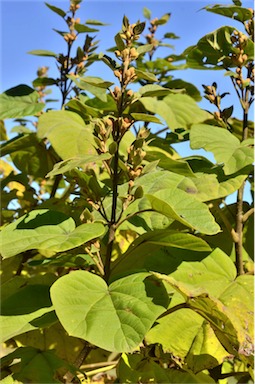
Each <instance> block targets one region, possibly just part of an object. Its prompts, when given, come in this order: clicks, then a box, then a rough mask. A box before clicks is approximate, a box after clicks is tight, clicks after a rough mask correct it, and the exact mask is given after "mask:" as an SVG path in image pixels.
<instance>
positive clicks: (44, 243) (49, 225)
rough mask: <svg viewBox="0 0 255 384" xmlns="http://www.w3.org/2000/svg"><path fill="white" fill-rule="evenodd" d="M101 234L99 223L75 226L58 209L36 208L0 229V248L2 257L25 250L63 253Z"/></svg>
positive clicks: (102, 231)
mask: <svg viewBox="0 0 255 384" xmlns="http://www.w3.org/2000/svg"><path fill="white" fill-rule="evenodd" d="M103 233H104V226H103V225H102V224H98V223H90V224H82V225H80V226H78V227H77V228H75V222H74V220H73V219H72V218H71V217H68V216H66V215H65V214H63V213H61V212H56V211H49V210H47V209H38V210H34V211H31V212H29V213H28V214H26V215H24V216H22V217H20V218H19V219H18V220H16V221H15V222H14V223H11V224H9V225H7V226H6V227H4V229H3V230H2V231H1V232H0V237H1V245H0V249H1V254H2V256H3V258H7V257H12V256H15V255H17V254H18V253H21V252H24V251H26V250H29V249H40V250H47V251H52V252H63V251H66V250H68V249H72V248H75V247H78V246H79V245H81V244H84V243H86V242H87V241H89V240H92V239H95V238H96V237H99V236H101V235H103Z"/></svg>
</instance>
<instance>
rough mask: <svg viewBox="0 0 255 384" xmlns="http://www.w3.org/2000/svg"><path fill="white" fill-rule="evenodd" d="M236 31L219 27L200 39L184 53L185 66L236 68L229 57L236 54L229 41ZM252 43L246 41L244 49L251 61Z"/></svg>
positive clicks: (215, 68) (196, 67) (195, 67)
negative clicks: (185, 58)
mask: <svg viewBox="0 0 255 384" xmlns="http://www.w3.org/2000/svg"><path fill="white" fill-rule="evenodd" d="M234 31H236V29H235V28H233V27H221V28H219V29H217V30H215V31H213V32H211V33H208V34H207V35H205V36H204V37H202V38H201V39H200V40H199V41H198V43H197V45H194V46H192V47H189V48H187V49H186V51H184V54H186V57H187V65H188V67H189V68H194V69H209V70H217V69H225V68H227V67H229V68H231V67H236V64H235V63H234V61H233V60H232V58H231V57H230V55H232V54H236V52H237V51H236V49H237V48H235V47H234V46H233V44H232V42H231V39H230V36H231V35H232V33H233V32H234ZM253 52H254V43H253V42H252V41H251V40H250V39H248V40H247V44H246V46H245V47H244V53H245V54H246V55H247V56H248V59H249V60H253Z"/></svg>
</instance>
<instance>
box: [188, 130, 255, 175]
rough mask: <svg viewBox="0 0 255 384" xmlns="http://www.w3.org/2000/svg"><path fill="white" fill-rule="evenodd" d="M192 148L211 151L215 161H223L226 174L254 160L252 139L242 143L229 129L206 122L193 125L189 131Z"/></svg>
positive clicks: (236, 170)
mask: <svg viewBox="0 0 255 384" xmlns="http://www.w3.org/2000/svg"><path fill="white" fill-rule="evenodd" d="M190 146H191V148H192V149H199V148H203V149H205V150H206V151H210V152H213V154H214V156H215V159H216V161H217V162H218V163H219V164H220V163H224V166H223V170H224V172H225V174H226V175H230V174H232V173H235V172H238V171H239V170H241V169H242V168H244V167H246V166H247V165H251V164H252V163H253V161H254V156H253V148H252V139H247V140H244V141H243V142H242V143H240V141H239V140H238V139H237V138H236V137H235V136H234V135H232V134H231V133H230V132H229V131H227V130H226V129H223V128H220V127H213V126H211V125H207V124H196V125H193V126H192V128H191V132H190Z"/></svg>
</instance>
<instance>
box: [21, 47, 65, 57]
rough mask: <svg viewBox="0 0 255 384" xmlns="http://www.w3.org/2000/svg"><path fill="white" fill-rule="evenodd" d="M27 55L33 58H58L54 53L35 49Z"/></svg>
mask: <svg viewBox="0 0 255 384" xmlns="http://www.w3.org/2000/svg"><path fill="white" fill-rule="evenodd" d="M28 53H29V54H30V55H35V56H46V57H48V56H49V57H58V55H57V54H56V53H55V52H52V51H46V50H44V49H35V50H33V51H29V52H28Z"/></svg>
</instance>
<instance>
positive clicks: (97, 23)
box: [85, 19, 109, 26]
mask: <svg viewBox="0 0 255 384" xmlns="http://www.w3.org/2000/svg"><path fill="white" fill-rule="evenodd" d="M85 24H90V25H98V26H100V25H109V24H106V23H102V22H101V21H98V20H91V19H89V20H87V21H86V22H85Z"/></svg>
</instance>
